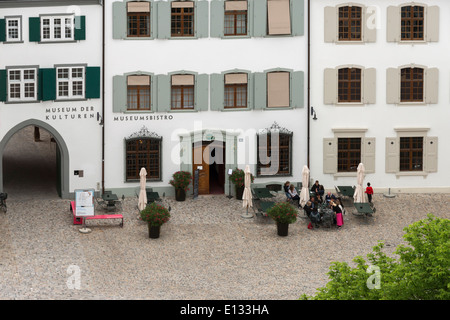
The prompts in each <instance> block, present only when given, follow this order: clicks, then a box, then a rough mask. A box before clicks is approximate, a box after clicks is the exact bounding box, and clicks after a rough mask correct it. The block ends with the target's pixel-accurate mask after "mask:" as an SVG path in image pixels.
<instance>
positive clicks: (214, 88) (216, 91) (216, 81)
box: [211, 73, 225, 111]
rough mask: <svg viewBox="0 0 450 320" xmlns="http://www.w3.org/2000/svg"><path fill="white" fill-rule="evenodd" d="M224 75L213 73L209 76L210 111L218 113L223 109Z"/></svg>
mask: <svg viewBox="0 0 450 320" xmlns="http://www.w3.org/2000/svg"><path fill="white" fill-rule="evenodd" d="M224 85H225V83H224V75H223V74H221V73H214V74H212V75H211V110H212V111H220V110H223V108H224Z"/></svg>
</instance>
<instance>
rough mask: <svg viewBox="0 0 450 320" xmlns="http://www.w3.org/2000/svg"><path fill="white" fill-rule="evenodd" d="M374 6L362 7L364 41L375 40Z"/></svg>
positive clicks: (375, 15) (375, 21)
mask: <svg viewBox="0 0 450 320" xmlns="http://www.w3.org/2000/svg"><path fill="white" fill-rule="evenodd" d="M374 8H375V7H374V6H369V7H365V8H364V21H363V23H364V33H363V38H364V42H376V41H377V20H376V17H377V11H376V9H374Z"/></svg>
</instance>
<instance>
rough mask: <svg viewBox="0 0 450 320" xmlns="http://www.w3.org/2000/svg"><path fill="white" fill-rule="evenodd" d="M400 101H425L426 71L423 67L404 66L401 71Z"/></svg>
mask: <svg viewBox="0 0 450 320" xmlns="http://www.w3.org/2000/svg"><path fill="white" fill-rule="evenodd" d="M400 76H401V83H400V101H401V102H411V101H412V102H414V101H415V102H422V101H423V80H424V72H423V69H422V68H403V69H401V72H400Z"/></svg>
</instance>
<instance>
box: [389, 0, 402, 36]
mask: <svg viewBox="0 0 450 320" xmlns="http://www.w3.org/2000/svg"><path fill="white" fill-rule="evenodd" d="M386 32H387V34H386V41H387V42H399V41H400V39H401V34H400V7H397V6H389V7H388V8H387V25H386Z"/></svg>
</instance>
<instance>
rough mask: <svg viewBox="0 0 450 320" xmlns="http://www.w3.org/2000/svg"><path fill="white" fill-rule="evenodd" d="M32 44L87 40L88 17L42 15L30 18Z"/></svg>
mask: <svg viewBox="0 0 450 320" xmlns="http://www.w3.org/2000/svg"><path fill="white" fill-rule="evenodd" d="M29 34H30V41H31V42H40V43H44V42H60V41H63V42H67V41H77V40H86V17H85V16H74V15H71V14H66V15H58V16H52V15H42V16H40V17H30V18H29Z"/></svg>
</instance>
